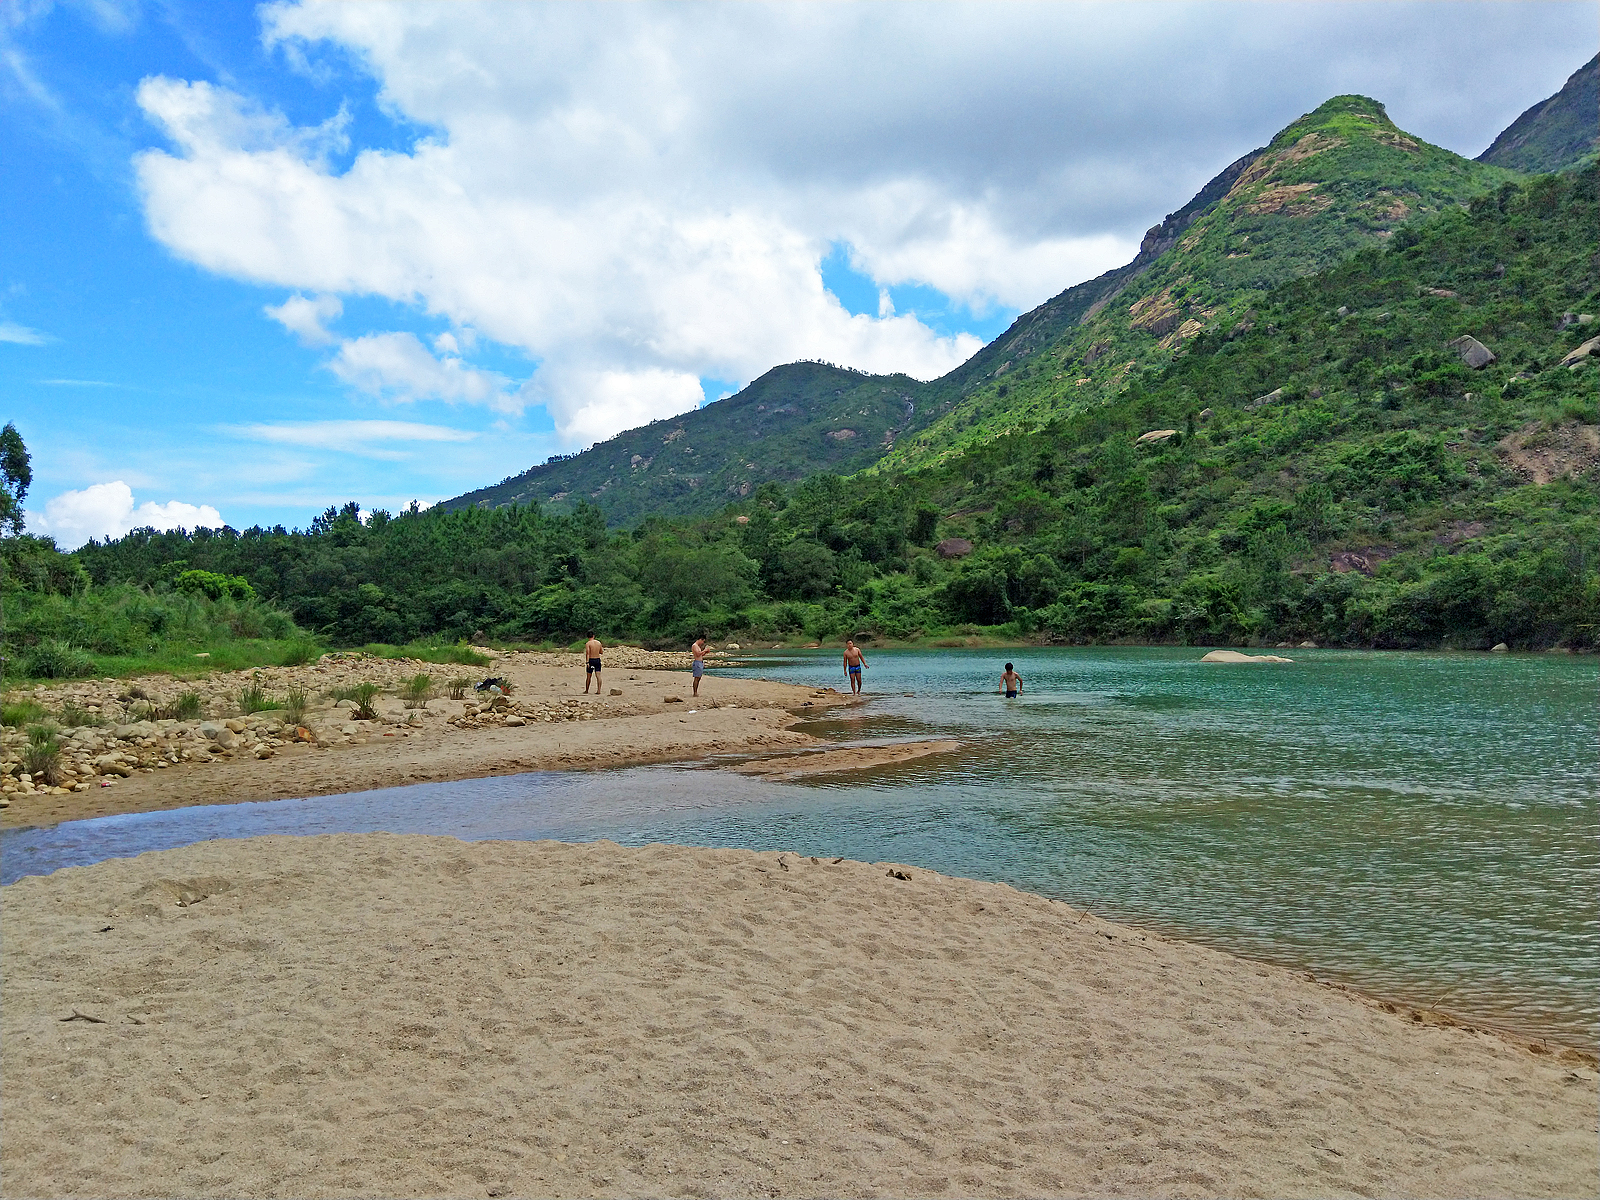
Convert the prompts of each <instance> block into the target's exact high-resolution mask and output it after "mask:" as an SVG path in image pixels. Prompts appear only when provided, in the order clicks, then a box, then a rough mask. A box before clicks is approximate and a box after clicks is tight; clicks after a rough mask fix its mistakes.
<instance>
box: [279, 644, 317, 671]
mask: <svg viewBox="0 0 1600 1200" xmlns="http://www.w3.org/2000/svg"><path fill="white" fill-rule="evenodd" d="M320 657H322V650H321V648H320V647H319V646H318V645H317V644H316V643H315V642H312V641H305V640H301V641H294V642H290V643H289V645H288V646H287V647H286V648H285V649H284V652H283V656H282V657H281V658H279V659H278V663H279V665H280V666H285V667H303V666H305V665H306V664H307V663H309V662H315V661H316V660H317V659H318V658H320Z"/></svg>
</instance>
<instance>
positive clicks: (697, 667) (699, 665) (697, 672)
mask: <svg viewBox="0 0 1600 1200" xmlns="http://www.w3.org/2000/svg"><path fill="white" fill-rule="evenodd" d="M705 669H706V665H705V663H703V662H701V661H700V660H699V659H698V658H697V659H695V660H694V677H695V678H696V679H699V678H700V676H701V675H703V674H705Z"/></svg>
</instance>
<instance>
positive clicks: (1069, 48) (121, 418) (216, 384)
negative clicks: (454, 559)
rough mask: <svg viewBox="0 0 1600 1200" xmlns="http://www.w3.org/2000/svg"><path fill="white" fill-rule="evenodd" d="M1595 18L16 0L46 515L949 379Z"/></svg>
mask: <svg viewBox="0 0 1600 1200" xmlns="http://www.w3.org/2000/svg"><path fill="white" fill-rule="evenodd" d="M1597 13H1600V5H1596V4H1595V3H1594V0H1570V2H1569V0H1562V2H1554V3H1520V4H1503V3H1487V4H1478V3H1445V2H1440V3H1433V2H1429V3H1420V4H1405V3H1387V4H1386V3H1376V2H1361V3H1295V4H1288V3H1159V2H1150V3H1115V4H1104V3H1052V4H1029V3H1008V4H993V3H984V4H974V5H968V4H937V3H914V4H894V3H869V4H850V3H833V4H812V3H804V4H774V5H757V4H742V3H741V4H731V5H721V4H648V3H634V4H627V5H613V4H599V5H586V4H579V3H560V4H541V3H532V2H526V3H523V2H510V3H500V2H489V0H483V2H477V3H448V2H447V3H404V2H398V0H397V2H393V3H379V2H373V3H361V4H356V3H314V2H313V3H303V2H298V0H281V2H275V3H267V4H247V3H229V2H228V0H80V2H77V3H53V2H51V0H4V3H0V205H3V213H4V217H5V236H4V237H3V238H0V420H9V421H15V422H16V424H17V426H18V428H19V430H20V431H21V432H22V435H23V437H24V438H25V439H26V441H27V444H28V447H29V449H30V450H31V452H32V453H33V469H34V483H33V487H32V490H31V491H30V493H29V495H28V498H27V504H26V507H27V510H28V523H29V530H30V531H31V532H34V533H40V534H45V535H49V536H53V537H55V538H56V539H57V540H58V542H59V544H60V545H62V546H63V547H64V548H71V547H75V546H77V545H80V544H82V543H83V542H84V541H85V540H86V539H88V538H90V537H102V538H103V537H108V536H118V535H120V534H121V533H123V532H125V531H126V530H127V529H129V528H133V527H138V526H142V525H154V526H156V527H158V528H170V527H175V526H183V527H191V528H192V527H194V526H196V525H212V526H215V525H219V524H222V523H224V522H226V523H227V524H229V525H232V526H234V527H235V528H245V527H247V526H250V525H253V524H262V525H269V526H270V525H273V524H283V525H286V526H291V527H294V526H302V527H303V526H305V525H306V524H307V523H309V521H310V519H311V518H312V517H313V516H315V515H316V514H317V513H319V512H321V511H322V510H323V509H324V508H326V507H327V506H329V505H335V504H342V503H344V502H345V501H348V500H356V501H358V502H359V503H360V504H361V505H362V506H363V508H364V509H368V510H370V509H373V508H386V509H389V510H391V511H395V510H398V509H400V508H402V507H404V506H405V505H407V504H409V503H410V502H412V501H418V502H420V503H422V504H424V505H427V504H431V503H434V502H437V501H438V500H441V499H445V498H448V497H450V496H454V495H459V494H460V493H462V492H464V491H468V490H471V489H472V488H475V487H481V486H484V485H486V484H490V483H495V482H498V481H499V480H500V479H502V478H504V477H507V476H510V475H514V474H516V473H518V472H520V471H523V470H525V469H527V468H528V467H529V466H532V465H534V464H535V463H540V462H543V461H544V460H545V459H546V458H547V457H549V456H550V455H552V454H558V453H568V452H571V451H573V450H576V449H581V448H582V447H585V446H587V445H590V444H592V443H594V442H595V441H598V440H603V439H604V438H607V437H609V436H611V435H612V434H615V433H617V432H619V431H621V430H623V429H627V428H632V427H634V426H637V425H641V424H644V423H646V422H648V421H651V420H655V419H657V418H662V417H667V416H672V415H675V414H677V413H680V412H684V411H687V410H689V409H692V408H694V407H696V406H698V405H702V404H705V403H708V402H711V401H715V400H716V399H718V398H720V397H722V396H725V395H729V394H731V393H732V392H734V391H736V390H737V389H738V388H740V387H742V386H744V385H745V384H747V383H749V382H750V381H751V380H752V379H755V378H756V377H758V376H759V375H761V374H762V373H763V372H765V371H766V370H768V369H769V368H771V367H773V366H775V365H778V364H781V363H785V362H792V361H795V360H797V359H806V358H810V359H822V360H825V361H829V362H835V363H840V364H842V365H847V366H852V367H857V368H860V369H863V370H869V371H881V372H887V371H904V372H907V373H908V374H911V375H914V376H917V377H918V378H923V379H930V378H934V377H936V376H938V375H941V374H943V373H945V372H946V371H948V370H950V369H951V368H953V367H955V366H956V365H958V364H959V363H961V362H962V361H964V360H965V359H966V358H968V357H969V356H970V355H971V354H973V353H974V352H975V351H976V350H977V349H978V348H979V347H980V346H982V345H983V343H984V342H986V341H988V340H989V339H991V338H993V337H995V336H996V335H997V334H999V333H1000V332H1002V331H1003V330H1004V329H1005V328H1006V327H1007V326H1008V325H1009V324H1010V322H1011V321H1012V320H1013V319H1014V318H1015V317H1016V316H1017V315H1018V314H1019V313H1021V312H1025V311H1027V310H1028V309H1030V308H1032V307H1034V306H1036V305H1038V304H1040V303H1042V302H1043V301H1044V300H1046V299H1048V298H1049V297H1051V296H1053V295H1055V294H1056V293H1058V292H1060V291H1061V290H1062V289H1064V288H1066V287H1069V286H1071V285H1072V284H1075V283H1078V282H1081V281H1082V280H1084V279H1087V278H1090V277H1092V276H1094V275H1097V274H1099V273H1100V272H1102V271H1104V270H1107V269H1109V268H1111V267H1115V266H1118V265H1121V264H1122V263H1124V262H1126V261H1127V260H1128V259H1130V258H1131V257H1132V256H1133V254H1134V252H1135V251H1136V250H1137V247H1138V242H1139V239H1140V237H1141V236H1142V234H1143V232H1144V230H1145V229H1146V228H1148V227H1149V226H1150V225H1152V224H1155V223H1156V222H1158V221H1160V220H1161V218H1162V217H1163V216H1164V215H1165V214H1166V213H1168V212H1171V211H1173V210H1175V209H1177V208H1178V207H1180V206H1181V205H1182V204H1183V203H1184V202H1185V201H1187V200H1188V198H1189V197H1190V196H1192V195H1193V194H1194V193H1195V192H1196V191H1198V190H1199V188H1200V187H1201V186H1202V185H1203V184H1204V183H1205V181H1206V180H1207V179H1209V178H1210V177H1211V176H1212V175H1214V174H1215V173H1216V172H1217V171H1219V170H1220V169H1221V168H1222V167H1224V166H1226V165H1227V164H1228V163H1229V162H1231V161H1232V160H1234V159H1235V158H1237V157H1238V156H1239V155H1241V154H1243V153H1245V152H1246V151H1248V150H1250V149H1252V148H1254V147H1257V146H1260V145H1263V144H1264V143H1266V142H1267V141H1268V140H1269V139H1270V138H1271V136H1272V135H1273V134H1274V133H1275V132H1276V131H1277V130H1279V129H1281V128H1282V127H1283V126H1285V125H1287V124H1288V123H1289V122H1291V121H1293V120H1294V119H1295V118H1297V117H1298V116H1300V115H1301V114H1303V113H1305V112H1309V111H1310V110H1311V109H1313V108H1315V107H1316V106H1317V105H1319V104H1320V103H1322V101H1324V100H1326V99H1327V98H1328V97H1330V96H1334V95H1339V94H1343V93H1349V92H1358V93H1361V94H1364V95H1368V96H1372V97H1374V98H1376V99H1378V100H1380V101H1382V102H1383V103H1384V104H1386V106H1387V108H1388V111H1389V115H1390V116H1391V117H1392V118H1393V119H1394V120H1395V121H1396V123H1397V124H1399V125H1400V126H1401V127H1402V128H1404V129H1407V130H1409V131H1410V132H1412V133H1414V134H1418V135H1420V136H1422V137H1424V138H1426V139H1427V140H1429V141H1431V142H1434V143H1436V144H1438V145H1441V146H1445V147H1447V148H1449V149H1452V150H1455V151H1457V152H1459V153H1462V154H1465V155H1467V156H1469V157H1470V156H1473V155H1476V154H1479V153H1481V152H1482V151H1483V150H1484V148H1485V147H1487V146H1488V144H1489V143H1490V141H1492V140H1493V138H1494V136H1495V135H1496V134H1497V133H1498V132H1499V131H1500V130H1501V129H1503V128H1504V127H1505V126H1506V125H1508V124H1510V122H1511V121H1512V120H1514V119H1515V118H1516V116H1517V115H1518V114H1520V113H1521V112H1522V111H1523V110H1524V109H1526V108H1527V107H1528V106H1529V105H1531V104H1534V103H1536V102H1538V101H1539V100H1542V99H1543V98H1545V97H1546V96H1549V95H1551V94H1552V93H1554V92H1555V91H1556V90H1558V89H1559V88H1560V86H1561V84H1562V83H1563V82H1564V81H1565V79H1566V77H1567V76H1568V75H1569V74H1571V72H1573V71H1574V70H1576V69H1577V68H1578V67H1579V66H1580V65H1581V64H1582V62H1583V61H1584V60H1585V59H1586V57H1587V56H1588V55H1589V54H1590V53H1592V49H1593V47H1592V43H1593V40H1594V39H1593V36H1592V35H1593V34H1594V32H1595V28H1596V21H1595V18H1596V16H1597Z"/></svg>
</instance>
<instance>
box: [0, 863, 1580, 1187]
mask: <svg viewBox="0 0 1600 1200" xmlns="http://www.w3.org/2000/svg"><path fill="white" fill-rule="evenodd" d="M887 870H888V865H887V864H881V863H880V864H876V865H868V864H863V863H855V862H842V861H841V862H837V863H836V862H833V861H832V860H829V859H822V860H820V861H818V860H812V859H808V858H800V857H797V856H795V855H778V854H772V853H763V854H755V853H750V852H747V851H711V850H695V849H685V848H674V847H650V848H646V849H642V850H624V849H621V848H619V847H616V846H614V845H611V844H609V843H597V844H593V845H587V846H566V845H560V844H555V843H548V842H546V843H507V842H497V843H478V844H475V845H469V844H464V843H460V842H456V841H453V840H450V839H436V838H421V837H400V836H392V835H362V836H355V835H342V836H336V837H318V838H304V839H302V838H264V839H255V840H250V841H234V842H212V843H206V844H203V845H198V846H193V847H188V848H185V849H180V850H170V851H164V852H161V853H153V854H146V855H143V856H141V857H139V858H136V859H129V860H118V861H111V862H106V863H102V864H99V865H97V866H93V867H84V868H74V869H70V870H63V871H60V872H57V873H56V874H55V875H52V876H49V877H44V878H29V879H25V880H22V881H20V882H18V883H16V884H14V885H12V886H10V887H7V888H5V889H4V890H3V894H0V901H3V903H0V922H3V929H0V932H3V949H4V964H3V965H4V975H3V978H4V991H3V1003H0V1016H3V1035H4V1036H3V1065H4V1073H3V1104H4V1110H5V1122H4V1128H3V1132H0V1181H3V1189H4V1192H5V1193H6V1194H7V1195H64V1194H80V1195H97V1196H105V1195H152V1196H153V1195H200V1194H209V1195H235V1196H238V1195H243V1196H250V1195H289V1196H330V1195H394V1196H430V1195H454V1196H500V1195H580V1194H581V1195H590V1194H597V1195H639V1194H647V1195H674V1196H675V1195H685V1196H689V1195H735V1196H742V1195H801V1196H824V1195H843V1196H856V1195H886V1196H900V1195H907V1196H929V1195H1043V1194H1058V1193H1059V1194H1085V1193H1092V1194H1135V1195H1218V1194H1221V1195H1280V1196H1289V1195H1328V1194H1368V1195H1371V1194H1384V1195H1414V1196H1482V1195H1522V1196H1535V1195H1592V1194H1594V1192H1595V1188H1596V1183H1597V1179H1600V1162H1597V1145H1600V1142H1597V1130H1596V1123H1597V1112H1596V1105H1597V1099H1596V1096H1597V1087H1596V1084H1597V1080H1596V1073H1595V1070H1594V1069H1593V1067H1592V1066H1591V1065H1589V1064H1588V1063H1586V1062H1581V1061H1570V1062H1569V1061H1562V1060H1561V1059H1559V1058H1557V1057H1553V1056H1545V1057H1541V1056H1538V1055H1535V1054H1531V1053H1529V1052H1528V1051H1527V1050H1526V1049H1523V1048H1519V1047H1517V1046H1514V1045H1512V1044H1509V1043H1507V1042H1504V1041H1501V1040H1499V1039H1497V1038H1494V1037H1489V1036H1483V1035H1478V1034H1474V1033H1473V1032H1471V1031H1469V1030H1465V1029H1461V1028H1449V1027H1438V1026H1430V1025H1417V1024H1413V1023H1412V1022H1410V1021H1407V1020H1406V1019H1405V1018H1404V1016H1403V1015H1402V1014H1391V1013H1389V1012H1385V1011H1383V1010H1382V1009H1381V1008H1380V1007H1379V1006H1377V1005H1375V1004H1374V1003H1372V1002H1370V1001H1366V1000H1363V999H1362V998H1360V997H1358V996H1355V995H1353V994H1351V993H1348V992H1345V991H1342V990H1339V989H1335V988H1331V987H1328V986H1325V985H1319V984H1317V983H1315V982H1313V981H1310V980H1308V979H1307V978H1305V977H1303V976H1301V975H1298V974H1295V973H1293V972H1290V971H1287V970H1283V969H1279V968H1276V967H1272V966H1266V965H1261V964H1256V963H1250V962H1245V961H1242V960H1240V959H1237V958H1233V957H1231V956H1229V955H1227V954H1223V953H1219V952H1216V951H1213V950H1208V949H1205V948H1203V947H1199V946H1194V945H1189V944H1185V943H1180V942H1174V941H1169V940H1166V939H1163V938H1161V937H1159V936H1156V935H1155V934H1151V933H1145V932H1140V931H1137V930H1134V929H1130V928H1128V927H1123V926H1118V925H1114V924H1110V923H1107V922H1104V921H1101V920H1099V919H1097V918H1095V917H1093V916H1085V915H1083V914H1081V913H1079V912H1077V911H1075V910H1073V909H1070V908H1068V907H1067V906H1066V905H1063V904H1059V903H1053V902H1050V901H1047V900H1044V899H1042V898H1039V897H1036V896H1030V895H1027V894H1025V893H1021V892H1017V891H1015V890H1012V889H1010V888H1007V887H1004V886H1000V885H992V884H981V883H974V882H971V881H967V880H960V879H951V878H945V877H941V876H938V875H935V874H933V873H930V872H926V871H922V870H919V869H917V868H915V867H909V868H905V869H904V870H903V871H902V872H901V873H902V874H904V875H907V876H909V878H907V879H904V880H902V879H897V878H894V877H893V876H891V875H889V874H887V873H886V872H887Z"/></svg>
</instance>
